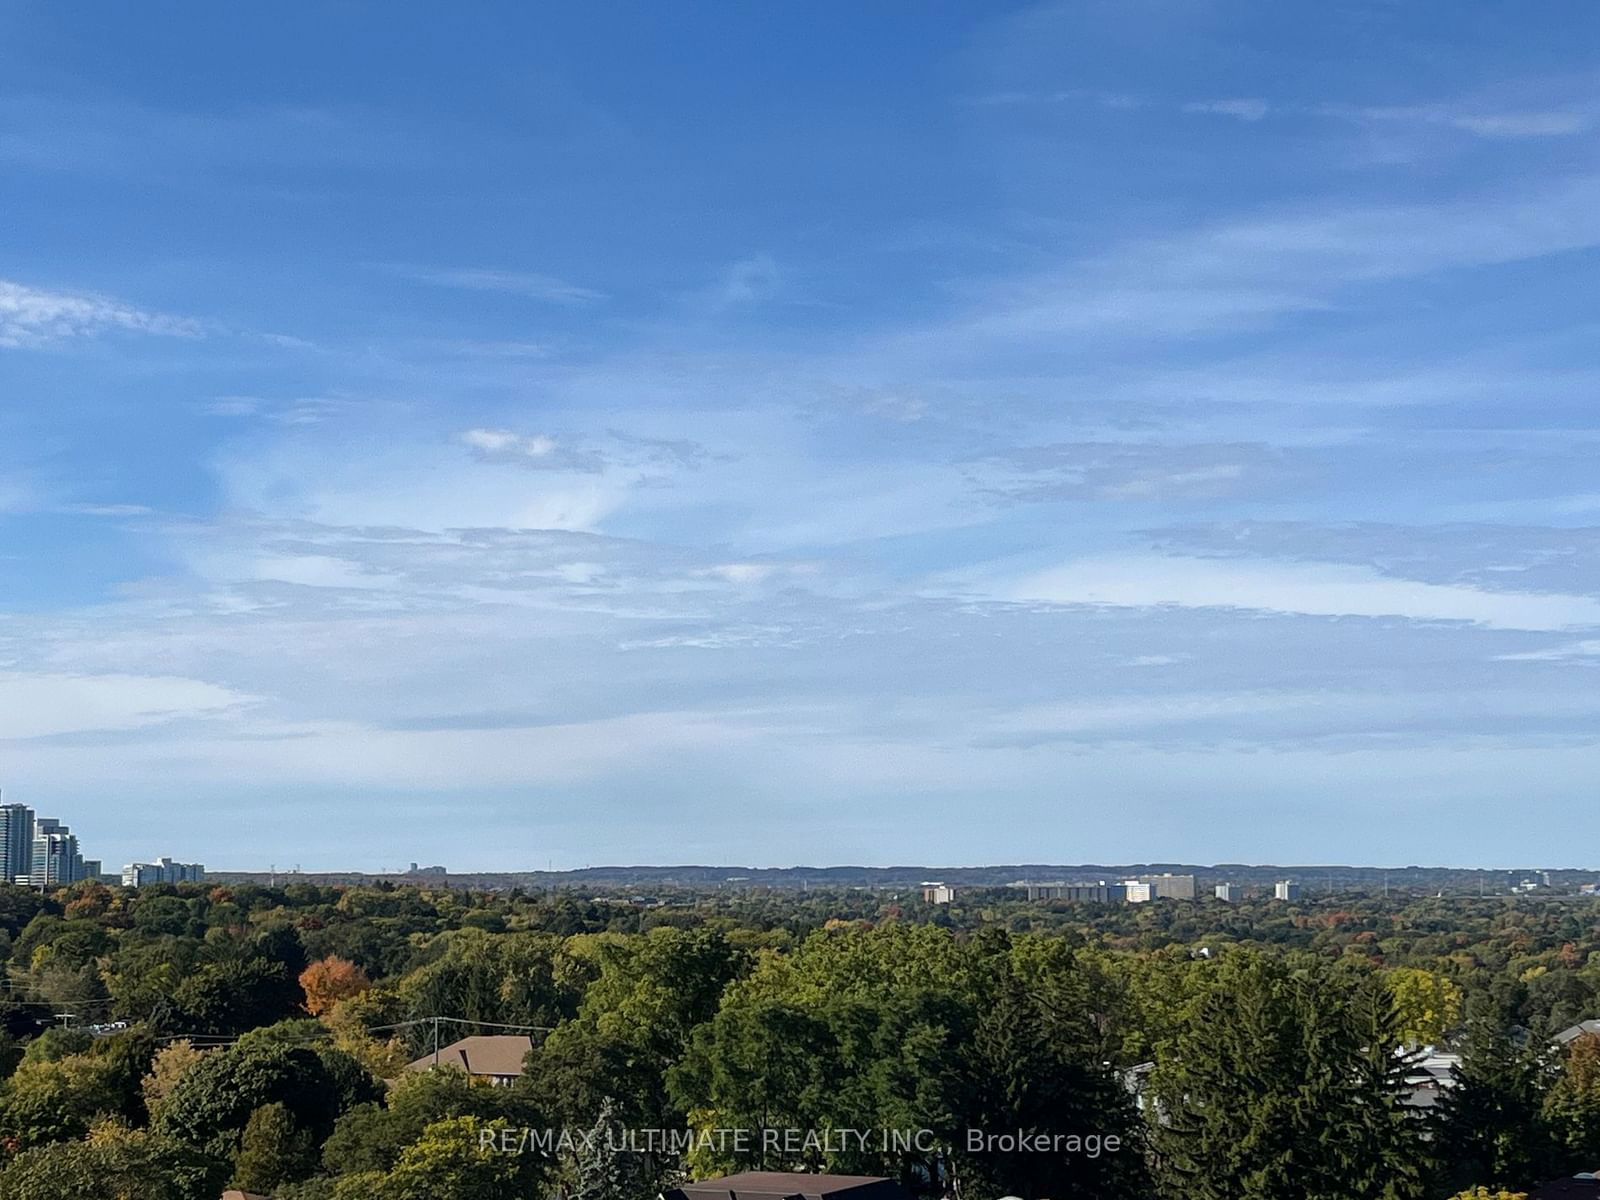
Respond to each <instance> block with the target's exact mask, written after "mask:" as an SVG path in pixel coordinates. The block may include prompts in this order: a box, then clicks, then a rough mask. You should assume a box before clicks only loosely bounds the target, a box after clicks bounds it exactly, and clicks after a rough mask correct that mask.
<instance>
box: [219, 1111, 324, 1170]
mask: <svg viewBox="0 0 1600 1200" xmlns="http://www.w3.org/2000/svg"><path fill="white" fill-rule="evenodd" d="M315 1166H316V1144H315V1143H314V1142H313V1141H312V1139H311V1135H310V1133H309V1132H308V1131H306V1130H303V1129H299V1128H297V1127H296V1126H295V1122H294V1116H293V1114H291V1113H290V1112H289V1110H288V1108H286V1107H285V1106H284V1105H282V1104H263V1105H262V1106H261V1107H260V1108H258V1109H256V1110H255V1112H253V1113H251V1114H250V1120H249V1121H248V1122H246V1124H245V1127H244V1136H243V1137H242V1138H241V1139H240V1142H239V1158H238V1161H237V1163H236V1165H235V1168H234V1185H235V1186H236V1187H238V1188H240V1189H241V1190H243V1191H246V1192H270V1191H273V1190H275V1189H276V1188H277V1187H279V1186H280V1185H281V1184H284V1183H288V1182H290V1181H292V1180H295V1179H299V1178H301V1177H302V1176H305V1175H308V1174H310V1173H311V1171H312V1169H313V1168H314V1167H315Z"/></svg>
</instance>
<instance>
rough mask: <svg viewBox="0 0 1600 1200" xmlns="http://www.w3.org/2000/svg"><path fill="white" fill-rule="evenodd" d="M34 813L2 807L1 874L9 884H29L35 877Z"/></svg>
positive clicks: (17, 807) (22, 806) (21, 807)
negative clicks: (32, 877) (33, 876)
mask: <svg viewBox="0 0 1600 1200" xmlns="http://www.w3.org/2000/svg"><path fill="white" fill-rule="evenodd" d="M33 820H34V812H33V809H31V808H29V807H28V806H27V805H26V804H0V871H4V872H5V875H4V879H5V882H7V883H17V882H19V881H21V882H23V883H27V882H29V881H30V877H31V876H32V875H33Z"/></svg>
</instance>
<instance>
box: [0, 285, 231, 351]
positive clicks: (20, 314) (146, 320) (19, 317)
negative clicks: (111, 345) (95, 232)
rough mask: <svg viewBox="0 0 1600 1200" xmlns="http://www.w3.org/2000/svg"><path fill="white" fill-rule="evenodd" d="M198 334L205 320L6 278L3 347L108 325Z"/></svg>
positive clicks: (1, 300) (45, 342) (1, 292)
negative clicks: (201, 322)
mask: <svg viewBox="0 0 1600 1200" xmlns="http://www.w3.org/2000/svg"><path fill="white" fill-rule="evenodd" d="M116 330H122V331H127V332H131V333H147V334H158V335H161V336H165V337H198V336H199V335H200V332H201V327H200V324H199V322H197V321H192V320H189V319H187V318H183V317H173V316H167V315H165V314H163V313H156V312H147V311H145V310H143V309H140V308H135V307H134V306H132V305H130V304H125V303H123V302H121V301H119V300H113V299H111V298H109V297H107V296H100V295H96V294H94V293H92V292H66V291H53V290H50V289H47V288H39V287H31V286H29V285H27V284H23V283H15V282H12V281H10V280H4V279H0V347H6V348H8V349H21V348H32V347H42V346H49V345H52V344H54V343H57V342H63V341H67V340H70V339H72V338H81V337H93V336H94V335H96V334H101V333H105V332H108V331H116Z"/></svg>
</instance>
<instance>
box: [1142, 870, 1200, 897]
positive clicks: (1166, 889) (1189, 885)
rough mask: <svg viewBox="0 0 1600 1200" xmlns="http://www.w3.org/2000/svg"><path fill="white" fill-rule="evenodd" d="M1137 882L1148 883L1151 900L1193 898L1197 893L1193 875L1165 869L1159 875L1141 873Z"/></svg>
mask: <svg viewBox="0 0 1600 1200" xmlns="http://www.w3.org/2000/svg"><path fill="white" fill-rule="evenodd" d="M1139 882H1140V883H1143V884H1148V885H1149V887H1150V898H1151V899H1152V900H1193V899H1194V898H1195V897H1196V895H1197V894H1198V893H1197V892H1196V891H1195V880H1194V876H1193V875H1174V874H1172V872H1170V871H1167V872H1165V873H1163V874H1160V875H1141V876H1139Z"/></svg>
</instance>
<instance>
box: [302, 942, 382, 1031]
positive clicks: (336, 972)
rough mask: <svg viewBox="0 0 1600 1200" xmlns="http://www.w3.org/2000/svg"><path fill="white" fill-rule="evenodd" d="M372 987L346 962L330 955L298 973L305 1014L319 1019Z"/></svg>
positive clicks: (353, 966) (353, 965)
mask: <svg viewBox="0 0 1600 1200" xmlns="http://www.w3.org/2000/svg"><path fill="white" fill-rule="evenodd" d="M371 986H372V980H370V979H368V978H367V973H366V972H365V971H363V970H362V969H361V968H360V967H358V966H356V964H355V963H353V962H350V961H349V960H348V959H343V958H339V957H338V956H337V955H332V954H330V955H329V956H328V957H327V958H324V959H321V960H319V961H317V962H314V963H312V964H311V965H310V966H309V967H307V968H306V969H305V970H304V971H301V972H300V987H301V989H302V990H303V991H304V992H305V994H306V1011H307V1012H308V1013H310V1014H311V1015H312V1016H313V1017H320V1016H321V1015H322V1014H323V1013H325V1012H327V1011H328V1010H329V1009H330V1008H332V1007H333V1006H334V1005H335V1004H337V1003H339V1001H341V1000H345V999H348V998H349V997H351V996H359V995H360V994H361V993H362V992H364V991H366V990H367V989H368V988H370V987H371Z"/></svg>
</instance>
